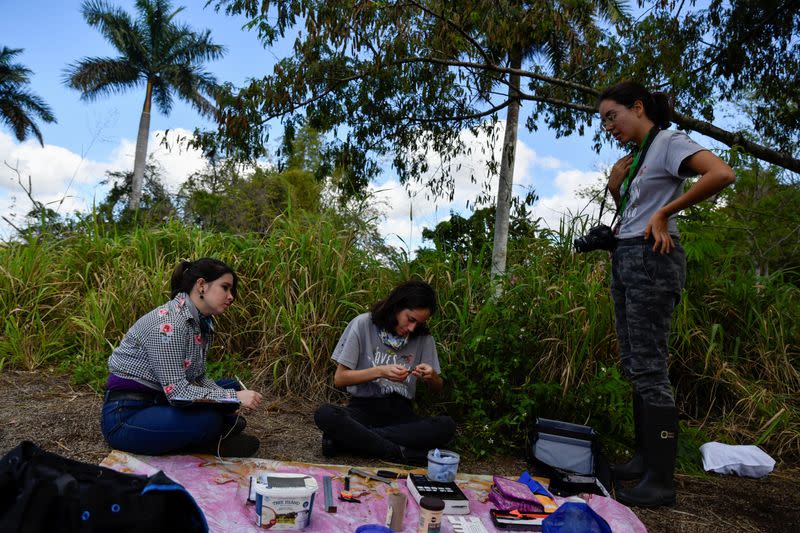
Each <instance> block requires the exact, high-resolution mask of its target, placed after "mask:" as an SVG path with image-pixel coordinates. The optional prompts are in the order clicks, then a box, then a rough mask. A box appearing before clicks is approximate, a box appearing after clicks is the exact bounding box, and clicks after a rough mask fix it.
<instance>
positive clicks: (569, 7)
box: [489, 0, 625, 292]
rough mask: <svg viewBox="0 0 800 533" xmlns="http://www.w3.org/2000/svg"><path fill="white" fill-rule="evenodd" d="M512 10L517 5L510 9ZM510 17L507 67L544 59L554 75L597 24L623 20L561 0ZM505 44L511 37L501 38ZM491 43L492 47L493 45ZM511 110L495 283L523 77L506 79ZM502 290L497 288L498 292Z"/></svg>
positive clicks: (603, 1)
mask: <svg viewBox="0 0 800 533" xmlns="http://www.w3.org/2000/svg"><path fill="white" fill-rule="evenodd" d="M512 5H513V4H512ZM518 9H519V11H512V13H514V16H515V19H516V20H518V21H519V26H518V27H519V28H520V29H521V32H520V33H519V34H517V35H516V39H515V42H514V44H513V45H512V46H511V47H510V49H508V50H507V54H508V66H509V67H511V68H512V69H517V70H519V69H521V68H522V60H523V59H524V58H526V57H532V56H534V55H537V54H541V55H543V56H544V57H545V58H546V59H547V63H549V67H550V68H551V69H552V71H553V72H554V73H556V74H558V73H560V70H561V68H562V67H563V66H564V65H565V64H566V63H568V62H569V60H574V61H576V62H580V59H579V58H580V55H581V51H582V50H581V48H582V47H584V46H586V44H585V43H586V38H587V36H589V35H594V36H596V35H597V34H598V33H599V32H600V31H601V30H600V27H599V25H598V23H599V22H617V21H620V20H622V19H623V18H624V17H625V13H624V8H623V3H622V2H621V0H572V1H570V2H564V1H561V0H556V1H548V2H543V1H540V0H532V1H530V2H524V3H522V4H519V5H518ZM501 37H502V38H507V36H501ZM491 41H492V39H491V38H490V39H489V44H490V45H493V44H494V43H492V42H491ZM507 85H508V102H509V103H508V107H507V109H506V113H507V116H506V127H505V137H504V139H503V153H502V156H501V157H502V159H501V162H500V173H499V176H498V187H497V203H496V205H497V209H496V211H495V225H494V228H495V233H494V246H493V248H492V269H491V273H492V277H495V276H498V275H502V274H504V273H505V270H506V253H507V246H508V226H509V213H510V210H511V199H512V194H513V193H512V185H513V180H514V163H515V159H516V145H517V130H518V128H519V108H520V99H519V94H520V92H519V91H520V77H519V75H517V74H511V75H509V77H508V83H507ZM501 288H502V287H501V285H499V284H498V285H497V290H498V292H499V291H500V290H501Z"/></svg>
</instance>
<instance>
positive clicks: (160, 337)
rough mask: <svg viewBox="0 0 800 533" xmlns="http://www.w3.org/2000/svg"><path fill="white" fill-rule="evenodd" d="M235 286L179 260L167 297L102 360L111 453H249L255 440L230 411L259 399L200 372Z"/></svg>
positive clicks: (221, 267) (218, 266) (212, 267)
mask: <svg viewBox="0 0 800 533" xmlns="http://www.w3.org/2000/svg"><path fill="white" fill-rule="evenodd" d="M237 283H238V279H237V277H236V274H235V273H234V272H233V270H231V268H230V267H229V266H228V265H226V264H225V263H223V262H222V261H218V260H216V259H210V258H203V259H199V260H197V261H194V262H189V261H181V263H180V264H179V265H178V266H177V267H176V268H175V271H174V272H173V274H172V280H171V286H172V300H170V301H168V302H167V303H165V304H164V305H161V306H159V307H157V308H156V309H153V310H152V311H150V312H149V313H147V314H146V315H144V316H143V317H142V318H140V319H139V320H138V321H137V322H136V323H135V324H134V325H133V327H131V329H130V330H128V332H127V333H126V334H125V337H124V338H123V339H122V342H121V343H120V345H119V347H118V348H117V349H115V350H114V351H113V353H112V354H111V357H110V358H109V359H108V369H109V371H110V373H109V376H108V381H107V383H106V394H105V403H104V405H103V414H102V423H101V426H102V431H103V436H104V437H105V439H106V441H107V442H108V444H109V445H110V446H111V447H112V448H116V449H119V450H124V451H129V452H133V453H141V454H146V455H159V454H166V453H175V452H206V453H218V454H220V455H226V456H236V457H248V456H251V455H253V454H255V452H256V451H257V450H258V446H259V442H258V439H257V438H255V437H252V436H249V435H244V434H242V433H241V432H242V430H243V429H244V427H245V421H244V419H243V418H241V417H239V416H238V415H237V414H236V411H237V409H238V408H239V407H243V408H245V409H255V408H257V407H258V405H259V404H260V403H261V394H259V393H258V392H255V391H250V390H239V389H241V387H240V384H238V383H237V382H236V381H232V380H228V381H224V382H214V381H213V380H211V379H209V378H208V377H206V375H205V372H206V354H207V352H208V348H209V346H210V345H211V342H212V340H213V338H214V322H213V317H214V316H217V315H221V314H222V313H224V312H225V310H226V309H227V308H228V307H229V306H230V305H231V304H232V303H233V300H234V298H235V297H236V288H237ZM179 405H182V406H179Z"/></svg>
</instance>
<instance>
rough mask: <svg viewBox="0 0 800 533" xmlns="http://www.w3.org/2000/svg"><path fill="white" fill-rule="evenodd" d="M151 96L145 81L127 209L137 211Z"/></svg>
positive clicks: (150, 89) (142, 176)
mask: <svg viewBox="0 0 800 533" xmlns="http://www.w3.org/2000/svg"><path fill="white" fill-rule="evenodd" d="M152 96H153V84H152V82H151V81H150V80H147V94H146V96H145V98H144V106H143V107H142V116H141V118H139V132H138V133H137V135H136V155H135V156H134V158H133V181H132V182H131V196H130V198H129V201H128V209H130V210H135V209H139V204H140V203H141V201H142V183H143V182H144V167H145V164H146V163H147V139H148V137H149V136H150V101H151V100H152Z"/></svg>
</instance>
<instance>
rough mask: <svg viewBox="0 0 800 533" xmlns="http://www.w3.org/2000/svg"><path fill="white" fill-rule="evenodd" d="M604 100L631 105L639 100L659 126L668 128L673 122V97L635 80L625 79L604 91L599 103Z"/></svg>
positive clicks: (646, 112)
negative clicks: (654, 90)
mask: <svg viewBox="0 0 800 533" xmlns="http://www.w3.org/2000/svg"><path fill="white" fill-rule="evenodd" d="M603 100H614V101H615V102H617V103H619V104H622V105H624V106H626V107H630V106H632V105H633V104H635V103H636V101H637V100H639V101H640V102H642V105H644V112H645V114H646V115H647V118H649V119H650V120H652V121H653V123H654V124H655V125H656V126H658V127H659V128H661V129H662V130H663V129H666V128H668V127H669V125H670V124H671V123H672V98H670V96H669V95H668V94H667V93H664V92H653V93H651V92H650V91H648V90H647V89H646V88H645V87H644V86H643V85H642V84H640V83H637V82H635V81H623V82H620V83H618V84H616V85H614V86H612V87H609V88H608V89H606V90H605V91H603V92H602V93H601V94H600V96H599V97H598V99H597V102H598V105H599V103H600V102H602V101H603Z"/></svg>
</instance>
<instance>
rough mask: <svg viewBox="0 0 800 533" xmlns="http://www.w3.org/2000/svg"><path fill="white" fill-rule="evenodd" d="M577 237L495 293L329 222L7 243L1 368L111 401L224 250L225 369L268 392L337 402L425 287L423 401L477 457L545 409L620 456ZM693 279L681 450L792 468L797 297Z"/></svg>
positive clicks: (610, 358)
mask: <svg viewBox="0 0 800 533" xmlns="http://www.w3.org/2000/svg"><path fill="white" fill-rule="evenodd" d="M570 231H571V230H570V228H563V229H562V232H559V233H558V234H554V235H553V236H552V238H550V239H546V240H545V239H536V240H531V241H525V242H520V243H514V244H513V246H512V249H510V250H509V258H510V259H511V260H510V265H511V266H510V267H509V271H508V274H507V276H506V277H505V278H504V280H503V289H504V290H503V292H502V294H501V295H500V296H496V295H495V288H494V285H493V284H492V283H491V282H490V280H489V276H488V272H487V270H486V269H485V268H484V266H483V265H485V264H486V257H485V256H483V255H480V254H479V255H478V256H475V257H469V258H467V259H466V260H464V258H460V257H450V256H446V255H435V254H434V255H432V256H429V258H428V259H426V261H425V262H421V261H418V262H413V261H412V262H408V261H405V260H403V259H402V258H397V259H396V261H395V263H394V264H391V265H387V264H385V263H381V262H378V261H377V260H375V258H372V257H370V256H368V255H367V254H366V253H364V252H363V251H361V250H359V249H358V248H357V247H356V245H355V243H356V242H357V241H358V239H357V238H356V237H357V236H356V235H354V234H353V233H351V232H348V231H345V230H342V229H341V228H339V227H337V226H336V225H334V224H333V223H330V222H328V221H325V220H324V219H320V218H316V217H308V218H302V219H300V218H296V219H291V218H281V219H278V220H276V222H275V223H274V224H273V226H272V229H271V231H270V232H269V233H268V234H266V235H255V234H252V235H238V236H237V235H229V234H221V233H213V232H208V231H201V230H198V229H192V228H187V227H185V226H182V225H180V224H177V223H173V224H167V225H165V226H163V227H159V228H155V229H139V230H135V231H134V232H132V233H128V234H124V235H122V234H120V235H117V234H114V233H104V232H103V231H102V230H101V229H100V228H88V231H87V232H85V233H83V234H76V235H73V236H71V237H68V238H65V239H61V240H49V239H46V238H45V239H41V240H39V241H37V242H35V243H29V244H9V245H7V246H4V247H0V295H2V299H0V312H2V314H3V315H2V316H3V317H4V322H3V327H2V330H1V331H2V336H0V368H2V367H5V368H9V367H11V368H23V369H28V370H34V369H37V368H41V367H44V366H57V367H61V368H63V369H66V370H67V371H69V372H71V373H72V375H73V376H74V378H75V379H76V380H77V381H81V382H87V383H90V384H92V385H93V386H94V387H96V388H97V389H98V390H99V388H100V387H101V386H102V382H103V380H104V379H105V377H106V361H107V358H108V355H109V354H110V352H111V350H112V349H113V347H114V346H116V345H117V344H118V343H119V341H120V339H121V338H122V336H123V335H124V333H125V331H126V330H127V329H128V328H129V327H130V326H131V325H132V324H133V323H134V321H135V320H136V319H137V318H138V317H139V316H141V315H142V314H143V313H145V312H147V311H149V310H150V309H152V308H153V307H154V306H156V305H159V304H160V303H162V302H164V301H165V300H166V299H167V298H168V293H169V286H168V285H169V277H170V273H171V271H172V269H173V267H174V266H175V265H176V264H177V262H178V261H179V260H180V259H181V258H198V257H201V256H213V257H218V258H220V259H222V260H223V261H226V262H228V263H230V264H231V265H232V266H234V268H235V269H236V271H237V273H238V274H239V276H240V279H241V284H240V291H239V297H238V300H237V302H236V303H235V305H234V306H233V307H232V308H231V309H229V310H228V312H226V313H225V314H224V315H222V316H221V317H220V318H219V321H218V326H217V331H218V332H219V335H218V341H217V343H216V345H215V346H214V349H213V352H212V358H213V359H214V360H215V364H214V365H212V367H214V368H218V369H219V368H224V369H226V370H233V371H236V372H240V373H241V374H240V375H242V374H244V375H246V376H247V378H248V379H249V381H251V382H252V383H253V384H254V385H257V386H260V387H262V388H263V389H264V390H266V391H268V393H269V394H272V395H279V394H284V393H286V392H288V391H291V392H294V393H297V394H301V395H303V396H305V397H307V398H310V399H313V400H317V401H322V400H324V399H330V398H336V397H338V395H339V392H337V391H335V390H334V389H333V388H332V385H331V382H332V380H331V375H332V372H333V369H334V367H333V364H332V363H331V362H330V354H331V352H332V351H333V348H334V345H335V343H336V341H337V340H338V337H339V335H340V334H341V331H342V330H343V328H344V326H345V325H346V324H347V322H348V321H349V320H350V319H351V318H353V317H354V316H355V315H356V314H358V313H361V312H364V311H366V310H367V309H368V307H369V305H370V304H371V303H373V302H374V301H375V300H377V299H379V298H381V297H383V296H385V294H386V293H387V292H388V291H389V290H390V289H391V287H392V286H393V285H394V284H396V283H397V282H399V281H401V280H403V279H406V278H408V277H410V276H418V277H421V278H423V279H426V280H428V281H429V282H431V283H432V284H433V285H434V286H435V287H436V289H437V291H438V295H439V303H440V310H439V313H437V315H436V316H435V317H434V319H433V320H432V321H431V326H432V330H433V333H434V336H435V338H436V340H437V343H438V347H439V353H440V361H441V363H442V368H443V374H444V377H445V379H446V383H447V388H446V391H445V394H444V395H443V396H430V397H428V396H427V394H426V393H424V392H423V393H422V394H423V395H424V396H426V398H425V399H426V400H429V401H422V402H420V403H421V405H423V406H425V408H426V409H428V410H430V411H436V412H448V413H450V414H451V415H453V416H455V417H456V419H457V420H458V422H459V424H460V429H461V433H460V435H461V441H460V446H462V447H463V448H464V449H469V450H471V451H472V452H474V453H478V454H480V453H490V452H491V451H492V450H494V449H497V448H510V447H513V446H515V445H519V444H520V443H521V442H522V441H523V439H524V433H525V429H526V428H527V427H528V425H529V424H530V422H531V420H532V419H533V417H535V416H537V415H541V416H547V417H551V418H563V419H567V420H572V421H575V422H587V423H590V424H592V425H593V426H595V427H596V428H598V429H600V430H601V432H602V433H603V435H604V437H605V439H606V442H607V444H609V446H611V448H612V451H614V450H615V449H616V448H617V447H618V446H619V445H620V443H624V442H627V441H629V440H630V439H631V438H632V431H631V415H630V400H629V394H630V390H629V387H628V385H627V383H626V382H625V380H624V379H622V377H621V376H620V372H619V370H618V364H617V354H616V352H617V348H616V339H615V336H614V333H613V331H614V329H613V305H612V302H611V299H610V294H609V290H608V280H609V269H610V263H609V260H608V257H607V255H606V254H605V253H601V252H594V253H591V254H584V255H575V254H573V253H572V251H571V245H570V243H571V236H570ZM483 253H484V254H489V253H490V252H489V250H484V252H483ZM713 260H714V259H713V258H711V259H708V261H713ZM688 279H689V282H688V285H687V287H686V290H685V294H684V298H683V300H682V302H681V304H680V305H679V307H678V309H677V310H676V313H675V320H674V324H673V330H674V335H673V337H672V346H671V348H672V360H671V375H672V380H673V384H674V385H675V387H676V392H677V394H676V395H677V398H678V400H679V404H680V408H681V412H682V416H683V418H684V430H685V431H684V435H686V436H687V439H689V440H687V441H686V442H687V443H688V444H689V445H691V444H692V443H693V442H694V440H701V439H705V438H715V439H721V440H726V441H729V442H736V443H753V442H758V443H759V444H761V445H763V446H764V447H765V448H766V449H767V450H768V451H770V452H771V453H773V454H775V455H778V456H784V457H797V456H798V455H800V400H799V399H798V397H797V392H798V389H799V388H800V374H799V372H798V369H799V368H800V348H798V347H799V346H800V291H799V290H798V288H797V287H796V286H795V285H792V284H791V283H789V282H787V281H785V280H784V279H783V278H782V277H781V275H780V273H778V274H774V275H772V276H770V277H766V278H757V277H755V276H754V275H752V274H750V273H748V272H747V271H746V270H743V269H740V268H738V267H737V265H733V264H723V265H719V264H716V265H714V264H710V263H704V264H694V265H692V264H690V267H689V278H688Z"/></svg>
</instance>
